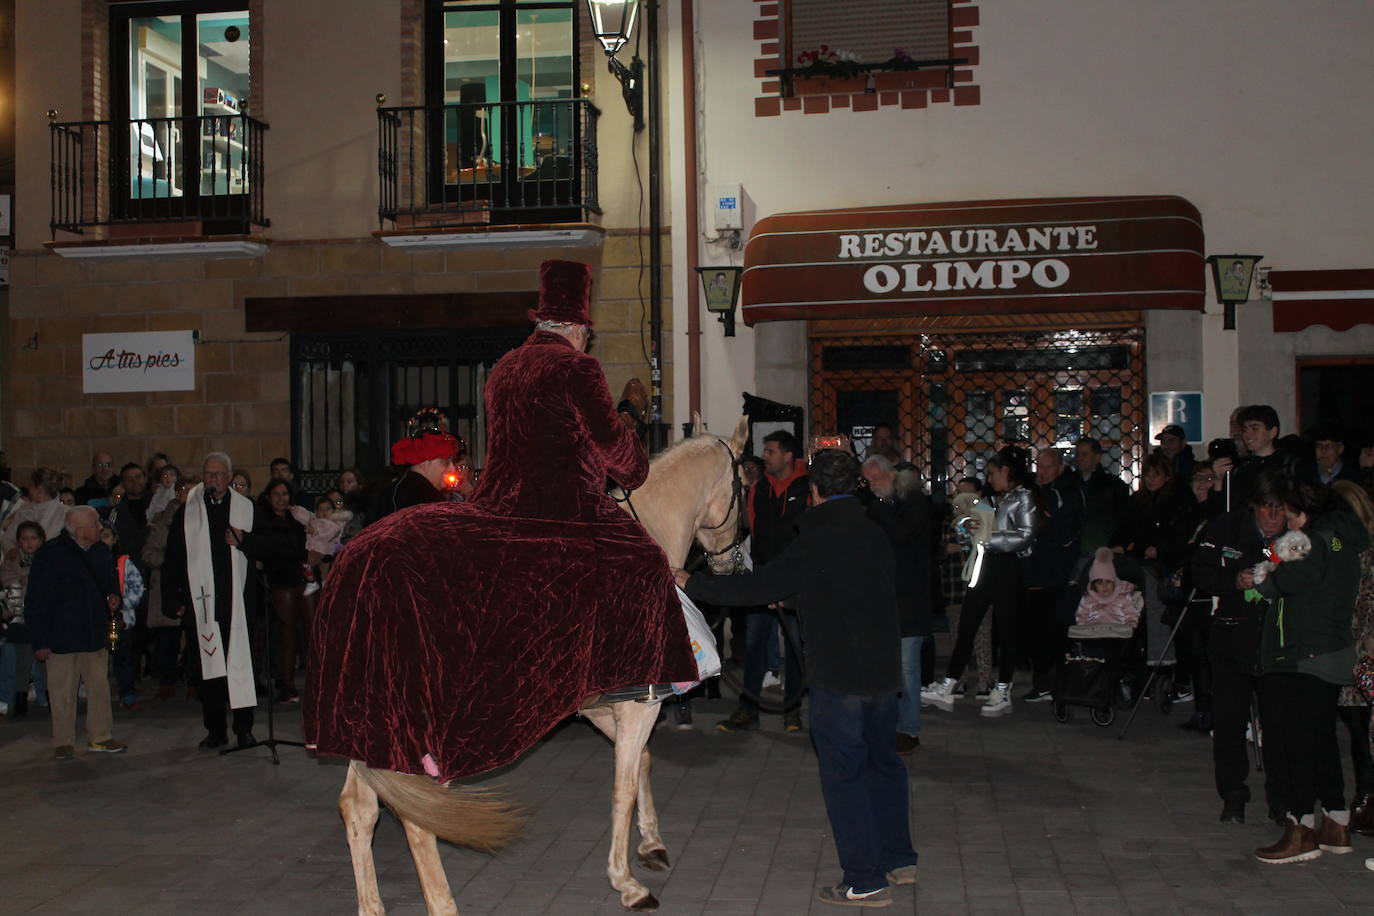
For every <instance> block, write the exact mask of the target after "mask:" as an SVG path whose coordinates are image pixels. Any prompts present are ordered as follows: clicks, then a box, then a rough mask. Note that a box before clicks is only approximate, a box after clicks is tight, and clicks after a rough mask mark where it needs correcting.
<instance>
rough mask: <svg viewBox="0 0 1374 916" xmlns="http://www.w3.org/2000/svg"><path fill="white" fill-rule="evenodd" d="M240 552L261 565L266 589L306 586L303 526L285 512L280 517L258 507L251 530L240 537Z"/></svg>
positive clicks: (269, 510) (267, 509) (260, 506)
mask: <svg viewBox="0 0 1374 916" xmlns="http://www.w3.org/2000/svg"><path fill="white" fill-rule="evenodd" d="M243 552H244V553H245V554H247V556H248V558H249V559H250V560H256V561H257V562H259V563H261V564H262V572H263V575H264V576H266V577H267V587H268V588H295V587H297V586H300V585H304V584H305V570H304V569H303V568H302V566H301V564H302V563H304V562H305V557H306V553H305V526H304V525H302V524H301V523H300V522H298V521H296V520H295V519H294V518H292V517H291V514H290V513H289V512H288V513H287V514H286V515H285V516H281V517H279V516H278V515H277V514H276V513H275V512H273V511H272V510H271V509H269V508H264V507H263V506H262V505H261V504H259V505H258V507H257V514H256V516H255V517H254V519H253V530H252V531H245V532H244V534H243Z"/></svg>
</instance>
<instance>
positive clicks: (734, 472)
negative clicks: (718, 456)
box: [687, 439, 745, 572]
mask: <svg viewBox="0 0 1374 916" xmlns="http://www.w3.org/2000/svg"><path fill="white" fill-rule="evenodd" d="M716 442H717V443H719V444H720V447H721V448H723V449H725V454H727V455H729V456H730V505H728V506H727V507H726V508H725V518H723V519H721V520H720V524H719V525H711V526H709V527H708V526H706V525H702V526H699V527H698V529H697V530H699V531H719V530H720V529H722V528H724V527H725V526H726V525H727V524H729V522H730V516H731V514H732V513H733V514H734V516H735V537H734V539H733V540H731V541H730V543H728V544H726V545H725V546H724V547H722V548H721V549H720V550H707V549H706V548H704V547H703V548H702V553H701V556H700V557H699V558H698V559H697V560H696V561H695V562H693V563H692V564H691V565H690V566H689V567H688V569H687V571H688V572H695V571H696V570H697V569H699V568H701V564H702V563H705V562H708V561H709V560H710V559H711V558H712V557H718V556H720V555H721V554H725V553H729V552H730V551H732V550H734V551H736V552H739V545H740V544H742V543H744V526H743V525H742V524H740V518H741V517H742V516H743V514H744V508H745V507H744V482H743V481H742V480H740V460H739V457H738V456H736V455H735V453H734V452H732V451H731V450H730V446H728V445H726V444H725V441H724V440H723V439H717V440H716ZM736 510H738V511H736ZM741 559H742V556H740V557H736V558H735V565H736V568H738V566H739V561H740V560H741Z"/></svg>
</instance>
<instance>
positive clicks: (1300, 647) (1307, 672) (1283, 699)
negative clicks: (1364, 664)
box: [1242, 483, 1370, 865]
mask: <svg viewBox="0 0 1374 916" xmlns="http://www.w3.org/2000/svg"><path fill="white" fill-rule="evenodd" d="M1285 509H1286V511H1287V515H1288V528H1289V531H1290V532H1296V531H1301V532H1303V533H1305V534H1306V535H1307V537H1308V539H1309V540H1310V541H1311V547H1310V550H1309V552H1308V553H1307V555H1306V556H1302V555H1301V551H1300V550H1295V551H1292V552H1291V553H1290V554H1289V555H1288V556H1284V557H1282V560H1283V561H1282V562H1279V563H1277V564H1276V565H1275V566H1274V567H1273V568H1272V570H1271V571H1269V573H1268V575H1267V576H1264V577H1263V581H1253V592H1252V594H1253V595H1254V596H1255V597H1256V598H1263V599H1267V600H1268V605H1267V607H1266V608H1265V614H1264V624H1263V630H1262V633H1261V637H1260V671H1261V675H1260V691H1259V692H1260V710H1261V712H1260V715H1261V718H1262V720H1263V721H1264V738H1265V743H1266V744H1267V745H1268V747H1266V751H1269V752H1270V753H1268V754H1267V755H1266V756H1267V757H1268V759H1269V760H1270V766H1271V767H1274V770H1275V771H1274V772H1273V773H1271V774H1270V776H1271V778H1272V779H1273V780H1274V785H1275V789H1276V790H1277V792H1276V794H1277V797H1278V798H1279V799H1282V800H1283V801H1284V802H1285V803H1286V804H1287V809H1288V811H1287V813H1288V817H1287V824H1286V825H1285V826H1284V832H1283V836H1282V837H1280V838H1279V840H1278V842H1276V843H1274V844H1273V845H1271V846H1265V847H1263V848H1261V849H1257V850H1255V858H1257V859H1258V860H1259V861H1261V862H1265V863H1267V864H1271V865H1281V864H1287V863H1290V862H1305V861H1308V860H1310V859H1315V858H1317V857H1318V856H1320V855H1321V854H1322V853H1324V852H1330V853H1336V854H1342V853H1348V852H1351V851H1353V847H1352V846H1351V845H1350V811H1349V809H1348V808H1347V807H1346V802H1345V783H1344V777H1343V775H1342V773H1341V758H1340V751H1339V748H1338V746H1337V743H1336V707H1337V702H1338V698H1339V696H1340V691H1341V687H1343V686H1348V685H1349V684H1351V682H1352V674H1351V672H1352V669H1353V668H1354V666H1355V650H1354V639H1353V637H1352V636H1351V633H1350V609H1351V608H1352V607H1354V605H1355V598H1356V595H1357V594H1358V593H1359V588H1360V553H1361V552H1363V551H1364V550H1365V548H1367V547H1368V546H1369V543H1370V535H1369V531H1368V529H1366V528H1365V526H1364V525H1363V523H1361V522H1360V520H1359V518H1358V517H1356V515H1355V513H1354V512H1353V511H1351V509H1350V506H1349V504H1347V503H1346V502H1345V501H1344V500H1342V499H1341V498H1339V497H1338V496H1337V495H1336V494H1335V493H1334V492H1333V491H1332V490H1331V489H1330V488H1328V487H1319V486H1313V485H1311V484H1306V483H1303V484H1298V485H1297V486H1295V487H1293V488H1292V489H1291V490H1290V491H1289V493H1288V498H1287V500H1286V501H1285ZM1275 546H1276V547H1279V545H1278V544H1276V545H1275ZM1270 559H1271V561H1272V559H1274V558H1273V557H1271V558H1270ZM1251 578H1252V580H1256V579H1257V578H1258V577H1255V576H1253V575H1252V576H1251ZM1242 584H1243V583H1242ZM1318 805H1320V807H1321V821H1320V823H1318V822H1317V807H1318Z"/></svg>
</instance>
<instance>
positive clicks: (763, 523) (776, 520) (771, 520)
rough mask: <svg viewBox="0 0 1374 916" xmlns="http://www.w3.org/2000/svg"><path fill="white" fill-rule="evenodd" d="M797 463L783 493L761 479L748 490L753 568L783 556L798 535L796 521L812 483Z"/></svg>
mask: <svg viewBox="0 0 1374 916" xmlns="http://www.w3.org/2000/svg"><path fill="white" fill-rule="evenodd" d="M804 468H805V465H804V464H802V463H801V462H800V461H798V462H796V466H795V468H794V470H793V472H792V476H791V477H790V478H789V479H788V481H787V486H786V487H785V488H784V489H783V491H782V493H781V494H780V495H779V494H775V493H774V492H773V485H772V483H771V482H770V481H769V480H768V478H767V477H764V478H763V479H762V480H760V481H759V482H758V483H756V484H754V486H753V487H752V488H750V490H749V521H750V536H751V540H750V542H749V544H750V547H749V555H750V558H751V559H753V561H754V565H755V566H762V565H763V564H764V563H767V562H768V561H769V560H771V559H773V557H775V556H777V555H778V554H780V553H782V552H783V550H784V549H785V548H786V547H787V545H788V544H790V543H792V539H793V538H794V537H796V536H797V519H798V518H800V517H801V514H802V513H803V512H805V511H806V503H807V499H808V498H809V497H810V495H811V480H810V478H809V477H807V476H806V473H805V470H804Z"/></svg>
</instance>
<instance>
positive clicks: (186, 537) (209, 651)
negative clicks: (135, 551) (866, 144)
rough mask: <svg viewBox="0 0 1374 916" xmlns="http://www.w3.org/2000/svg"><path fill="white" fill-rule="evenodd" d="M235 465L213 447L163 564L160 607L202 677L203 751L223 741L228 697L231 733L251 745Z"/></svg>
mask: <svg viewBox="0 0 1374 916" xmlns="http://www.w3.org/2000/svg"><path fill="white" fill-rule="evenodd" d="M233 471H234V469H233V464H232V462H230V460H229V456H228V455H225V454H224V453H223V452H211V453H210V454H209V455H207V456H206V457H205V462H204V464H203V465H202V467H201V477H202V483H200V484H199V485H197V486H196V487H194V488H193V489H192V490H191V492H190V493H188V494H187V495H186V504H185V506H183V507H182V508H181V509H180V510H179V511H178V512H177V514H176V517H175V518H174V519H173V520H172V527H171V531H170V532H169V535H168V538H167V555H166V562H165V563H164V566H163V576H164V581H163V608H164V612H165V613H167V614H168V615H169V616H178V617H180V618H181V620H182V621H183V623H184V624H185V625H186V627H185V628H186V630H187V639H188V640H192V641H194V643H195V653H196V656H197V657H198V658H199V670H198V671H196V670H195V669H194V668H193V669H192V671H190V672H187V674H188V676H193V675H195V674H197V673H198V674H199V675H200V679H201V681H200V685H199V687H198V691H199V694H200V703H201V712H202V716H203V719H204V723H205V731H206V735H205V739H204V740H203V741H201V742H200V746H201V747H203V748H217V747H220V746H222V745H225V744H227V743H228V742H229V733H228V728H227V725H228V723H227V721H226V718H227V717H226V715H225V711H224V707H225V703H226V702H227V703H228V705H229V706H231V707H232V708H233V710H234V715H233V726H234V735H235V737H236V738H237V740H238V744H239V746H240V747H248V746H250V745H252V744H253V708H254V707H255V706H256V705H257V693H256V691H255V689H254V685H253V661H252V656H251V653H250V650H249V639H248V610H249V609H250V608H252V607H253V606H254V579H255V577H254V576H252V575H251V574H250V572H251V570H250V565H251V561H250V560H249V559H248V558H247V557H246V556H244V554H243V551H242V550H240V549H239V547H238V546H237V545H236V543H235V542H236V541H237V537H236V535H235V532H234V531H233V530H232V529H235V528H236V529H239V530H240V531H252V530H253V503H252V501H251V500H249V499H248V498H247V497H244V496H241V495H239V494H238V493H236V492H234V491H233V490H232V489H230V488H229V479H230V477H231V476H232V474H233Z"/></svg>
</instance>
